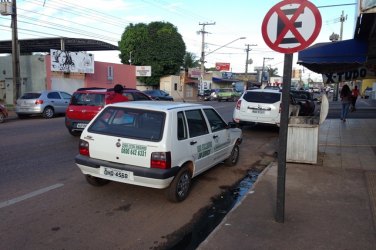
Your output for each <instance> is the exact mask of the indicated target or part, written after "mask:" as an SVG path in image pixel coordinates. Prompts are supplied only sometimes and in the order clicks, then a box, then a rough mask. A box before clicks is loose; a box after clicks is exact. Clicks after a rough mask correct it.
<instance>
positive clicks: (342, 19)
mask: <svg viewBox="0 0 376 250" xmlns="http://www.w3.org/2000/svg"><path fill="white" fill-rule="evenodd" d="M346 20H347V15H346V16H345V15H344V13H343V10H342V14H341V16H340V18H339V21H340V22H341V30H340V33H339V40H340V41H342V34H343V23H344V22H345V21H346Z"/></svg>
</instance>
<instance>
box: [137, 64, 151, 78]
mask: <svg viewBox="0 0 376 250" xmlns="http://www.w3.org/2000/svg"><path fill="white" fill-rule="evenodd" d="M136 76H151V66H136Z"/></svg>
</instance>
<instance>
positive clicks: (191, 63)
mask: <svg viewBox="0 0 376 250" xmlns="http://www.w3.org/2000/svg"><path fill="white" fill-rule="evenodd" d="M196 58H197V57H196V55H195V54H193V53H191V52H186V53H185V56H184V62H183V67H184V68H185V69H188V68H197V67H199V65H200V62H199V60H197V59H196Z"/></svg>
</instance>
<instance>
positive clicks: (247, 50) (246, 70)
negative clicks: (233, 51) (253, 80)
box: [245, 44, 257, 83]
mask: <svg viewBox="0 0 376 250" xmlns="http://www.w3.org/2000/svg"><path fill="white" fill-rule="evenodd" d="M245 46H247V48H246V49H245V51H246V52H247V58H246V60H245V79H246V81H247V83H248V64H250V63H249V59H248V54H249V51H251V50H252V49H250V48H249V47H250V46H257V44H246V45H245Z"/></svg>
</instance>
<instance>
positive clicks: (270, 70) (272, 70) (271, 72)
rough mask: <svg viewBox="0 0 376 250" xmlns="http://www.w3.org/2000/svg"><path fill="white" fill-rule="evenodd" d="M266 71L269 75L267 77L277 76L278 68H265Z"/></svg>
mask: <svg viewBox="0 0 376 250" xmlns="http://www.w3.org/2000/svg"><path fill="white" fill-rule="evenodd" d="M266 71H267V72H268V73H269V77H273V76H279V75H278V68H272V67H271V66H267V68H266Z"/></svg>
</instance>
